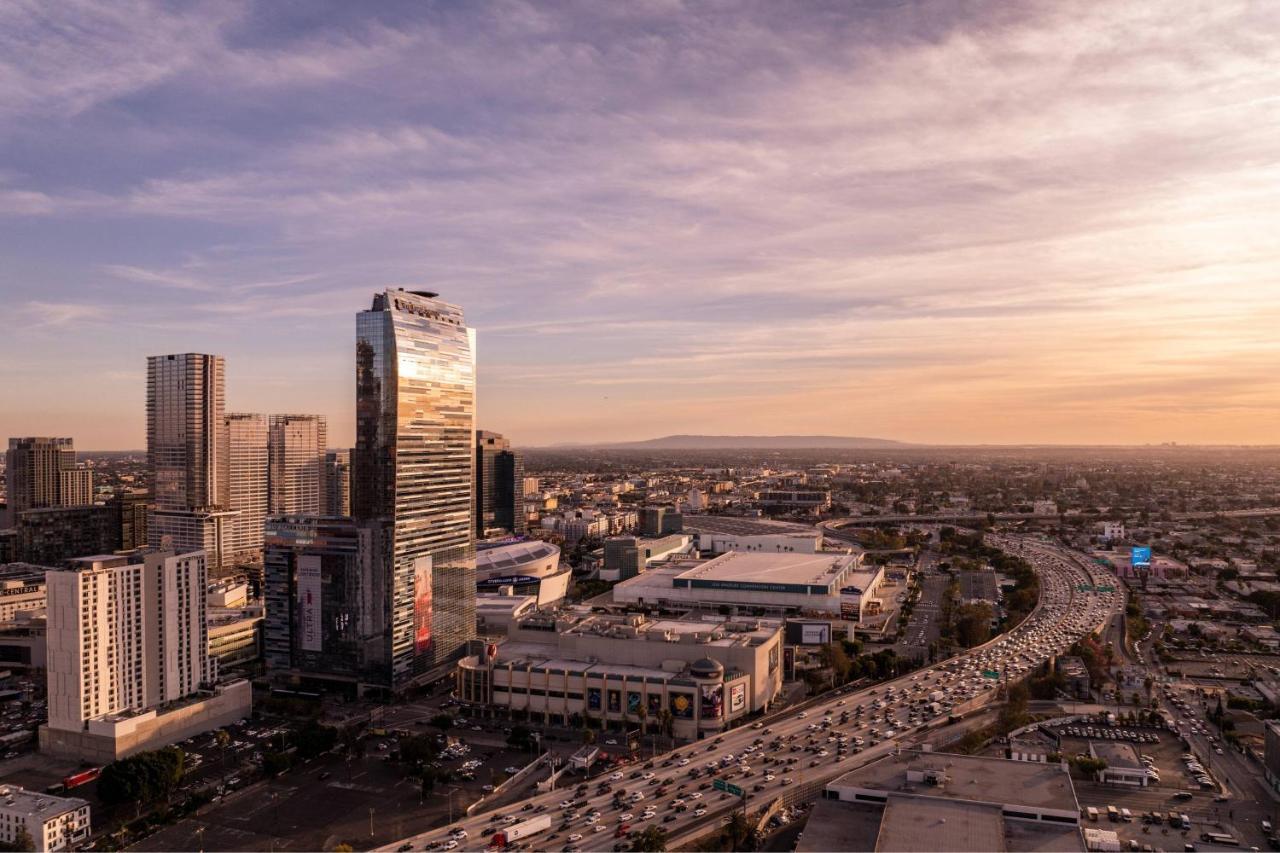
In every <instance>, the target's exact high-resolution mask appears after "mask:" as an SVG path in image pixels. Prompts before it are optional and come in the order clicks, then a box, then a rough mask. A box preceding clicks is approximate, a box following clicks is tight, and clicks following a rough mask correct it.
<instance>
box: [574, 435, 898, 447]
mask: <svg viewBox="0 0 1280 853" xmlns="http://www.w3.org/2000/svg"><path fill="white" fill-rule="evenodd" d="M589 446H590V447H601V448H609V449H613V450H807V449H809V448H839V449H846V450H848V449H853V450H873V449H877V448H891V447H911V446H912V445H910V444H907V443H905V442H902V441H891V440H890V439H887V438H864V437H862V436H856V435H666V436H663V437H662V438H650V439H647V440H645V441H619V442H609V443H605V444H593V445H589Z"/></svg>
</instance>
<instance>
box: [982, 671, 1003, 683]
mask: <svg viewBox="0 0 1280 853" xmlns="http://www.w3.org/2000/svg"><path fill="white" fill-rule="evenodd" d="M982 677H983V678H994V679H995V680H997V681H999V680H1000V673H998V672H996V671H995V670H994V669H984V670H983V671H982Z"/></svg>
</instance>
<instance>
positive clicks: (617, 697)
mask: <svg viewBox="0 0 1280 853" xmlns="http://www.w3.org/2000/svg"><path fill="white" fill-rule="evenodd" d="M609 713H610V714H621V713H622V691H621V690H610V691H609Z"/></svg>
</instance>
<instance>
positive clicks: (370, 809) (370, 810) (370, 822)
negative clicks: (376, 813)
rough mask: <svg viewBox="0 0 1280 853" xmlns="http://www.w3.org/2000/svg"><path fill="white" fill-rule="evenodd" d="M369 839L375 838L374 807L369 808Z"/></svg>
mask: <svg viewBox="0 0 1280 853" xmlns="http://www.w3.org/2000/svg"><path fill="white" fill-rule="evenodd" d="M369 837H370V838H373V806H369Z"/></svg>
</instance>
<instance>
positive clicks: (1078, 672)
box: [1054, 655, 1092, 699]
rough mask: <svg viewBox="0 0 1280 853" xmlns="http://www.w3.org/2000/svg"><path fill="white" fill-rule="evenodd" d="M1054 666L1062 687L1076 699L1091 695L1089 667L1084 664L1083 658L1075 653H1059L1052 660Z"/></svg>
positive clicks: (1086, 697)
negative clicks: (1061, 681)
mask: <svg viewBox="0 0 1280 853" xmlns="http://www.w3.org/2000/svg"><path fill="white" fill-rule="evenodd" d="M1054 668H1055V669H1056V670H1057V672H1058V675H1060V676H1062V679H1063V682H1064V684H1063V689H1064V690H1066V692H1067V693H1068V694H1069V695H1071V696H1074V697H1076V698H1077V699H1088V698H1089V697H1090V695H1091V693H1090V689H1091V686H1092V685H1091V684H1090V683H1089V668H1088V667H1087V666H1085V665H1084V659H1083V658H1080V657H1077V656H1076V655H1059V656H1058V658H1057V660H1056V661H1054Z"/></svg>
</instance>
